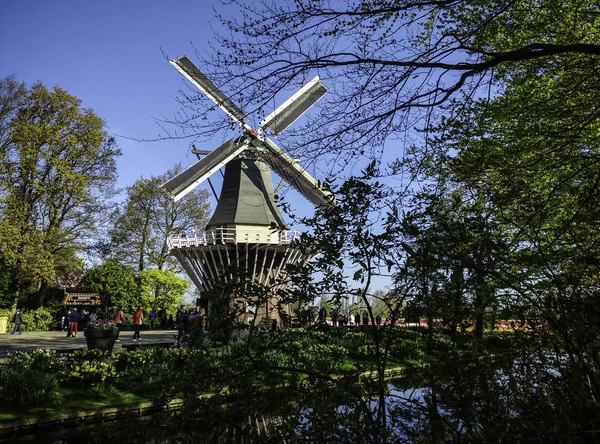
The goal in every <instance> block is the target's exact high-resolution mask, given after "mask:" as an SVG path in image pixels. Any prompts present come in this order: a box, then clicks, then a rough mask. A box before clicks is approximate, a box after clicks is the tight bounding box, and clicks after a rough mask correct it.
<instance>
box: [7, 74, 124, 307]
mask: <svg viewBox="0 0 600 444" xmlns="http://www.w3.org/2000/svg"><path fill="white" fill-rule="evenodd" d="M8 128H9V134H8V136H7V144H6V146H7V148H6V151H5V153H4V162H3V168H2V171H1V175H0V192H1V194H0V198H1V211H2V212H1V219H0V238H2V239H3V240H4V241H5V243H4V244H3V248H2V249H1V255H2V260H3V261H4V263H5V264H6V265H7V266H9V267H11V268H13V269H14V273H15V280H16V281H17V282H18V284H17V288H18V289H20V290H29V291H33V292H34V293H35V295H36V297H35V305H37V306H41V305H43V302H44V297H45V294H46V291H47V288H48V286H49V285H52V283H53V282H54V281H55V279H56V278H57V276H59V275H60V274H61V273H64V272H73V271H75V270H79V269H81V268H82V263H81V259H79V258H78V256H77V253H78V251H80V250H81V248H82V247H83V245H84V244H85V242H86V241H87V240H88V237H89V236H91V235H92V233H93V232H94V230H95V229H96V227H97V224H98V221H99V219H101V217H102V215H103V214H105V213H106V211H107V202H108V198H109V197H110V196H111V192H112V186H113V184H114V182H115V178H116V157H117V156H118V155H120V151H119V150H118V149H117V148H116V146H115V141H114V139H113V138H112V137H110V136H109V135H108V133H107V132H106V128H105V123H104V121H103V120H102V119H100V118H99V117H98V116H97V115H96V114H95V113H94V112H93V111H92V110H90V109H85V108H81V101H80V100H79V99H78V98H76V97H74V96H72V95H70V94H68V93H67V92H66V91H65V90H63V89H61V88H59V87H56V88H55V89H54V91H52V92H51V91H48V90H47V89H46V88H45V87H44V86H43V85H42V84H41V83H37V84H35V85H33V86H32V87H31V88H30V89H29V90H28V93H27V97H26V99H25V101H24V103H22V104H20V106H19V107H18V110H17V112H16V113H15V114H13V117H12V119H11V120H10V125H9V127H8Z"/></svg>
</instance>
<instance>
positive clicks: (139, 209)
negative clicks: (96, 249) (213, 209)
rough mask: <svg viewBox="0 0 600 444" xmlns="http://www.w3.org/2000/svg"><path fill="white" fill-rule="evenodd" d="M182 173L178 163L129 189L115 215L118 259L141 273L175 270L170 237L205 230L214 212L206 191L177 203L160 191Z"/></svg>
mask: <svg viewBox="0 0 600 444" xmlns="http://www.w3.org/2000/svg"><path fill="white" fill-rule="evenodd" d="M181 170H182V168H181V164H178V165H175V167H174V168H173V169H172V170H169V171H167V172H166V173H165V174H163V175H161V176H157V177H150V178H149V179H143V178H142V179H138V180H137V181H136V182H135V183H134V184H133V185H132V186H130V187H128V188H127V196H126V199H125V201H124V202H123V204H122V205H121V206H120V207H119V208H118V209H117V211H116V212H115V213H114V214H113V216H112V219H113V221H114V222H113V227H114V228H113V229H112V230H111V232H110V236H111V239H112V245H113V247H114V248H113V250H112V255H113V256H114V257H117V258H118V259H119V260H120V261H122V262H124V263H127V264H129V265H131V266H135V267H136V269H137V270H138V271H144V270H145V269H146V268H147V267H152V266H155V267H157V268H158V269H159V270H163V269H175V264H176V263H175V261H174V260H173V259H172V258H170V257H169V256H168V253H169V251H168V246H167V239H168V237H169V235H170V234H172V233H181V232H183V231H187V230H190V229H192V228H196V227H197V228H199V229H203V228H204V226H205V225H206V223H207V217H208V214H209V211H210V208H209V204H208V192H207V191H206V190H199V189H197V190H194V191H193V192H191V193H189V194H188V195H187V196H186V197H185V198H184V199H182V200H180V201H178V202H175V201H173V199H172V198H171V197H170V196H169V195H168V194H167V192H166V191H164V190H163V189H161V188H160V185H161V184H162V183H164V182H166V181H167V180H168V179H170V178H171V177H173V176H174V175H176V174H178V173H180V172H181Z"/></svg>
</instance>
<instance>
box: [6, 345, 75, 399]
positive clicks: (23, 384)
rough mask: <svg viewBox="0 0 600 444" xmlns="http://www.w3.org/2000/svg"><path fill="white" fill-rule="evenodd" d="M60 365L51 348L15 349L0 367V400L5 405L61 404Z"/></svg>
mask: <svg viewBox="0 0 600 444" xmlns="http://www.w3.org/2000/svg"><path fill="white" fill-rule="evenodd" d="M62 368H63V363H62V362H61V361H60V360H59V359H58V357H57V356H56V353H55V352H54V351H52V350H35V351H32V352H16V353H15V354H13V355H12V356H11V357H10V359H9V361H8V363H7V364H6V365H5V366H3V367H2V368H0V400H2V401H3V402H5V403H7V404H8V403H11V404H41V403H44V402H47V401H50V402H52V403H54V404H60V401H61V395H60V392H59V378H60V374H61V371H62Z"/></svg>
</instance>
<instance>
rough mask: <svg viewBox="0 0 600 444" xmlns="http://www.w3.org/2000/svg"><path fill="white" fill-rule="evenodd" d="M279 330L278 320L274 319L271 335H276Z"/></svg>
mask: <svg viewBox="0 0 600 444" xmlns="http://www.w3.org/2000/svg"><path fill="white" fill-rule="evenodd" d="M278 330H279V328H278V327H277V319H273V321H272V322H271V333H275V332H276V331H278Z"/></svg>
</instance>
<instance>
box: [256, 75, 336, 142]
mask: <svg viewBox="0 0 600 444" xmlns="http://www.w3.org/2000/svg"><path fill="white" fill-rule="evenodd" d="M326 93H327V88H326V87H325V85H324V84H323V82H321V79H320V78H319V76H317V77H315V78H314V79H312V80H311V81H310V82H308V83H307V84H306V85H304V86H303V87H302V89H300V91H298V92H297V93H296V94H294V95H293V96H292V97H290V98H289V99H288V100H286V101H285V102H284V103H283V104H282V105H281V106H280V107H279V108H277V109H276V110H275V111H273V112H272V113H271V114H269V115H268V116H267V117H265V119H264V120H263V121H262V122H260V127H261V128H262V130H263V131H264V130H266V129H267V128H271V132H272V134H281V132H282V131H283V130H284V129H286V128H287V127H288V126H290V125H291V124H292V123H294V122H295V121H296V120H298V118H300V116H302V114H304V113H305V112H306V111H308V110H309V109H310V107H311V106H313V105H314V104H315V103H317V102H318V101H319V99H321V97H323V96H324V95H325V94H326Z"/></svg>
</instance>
